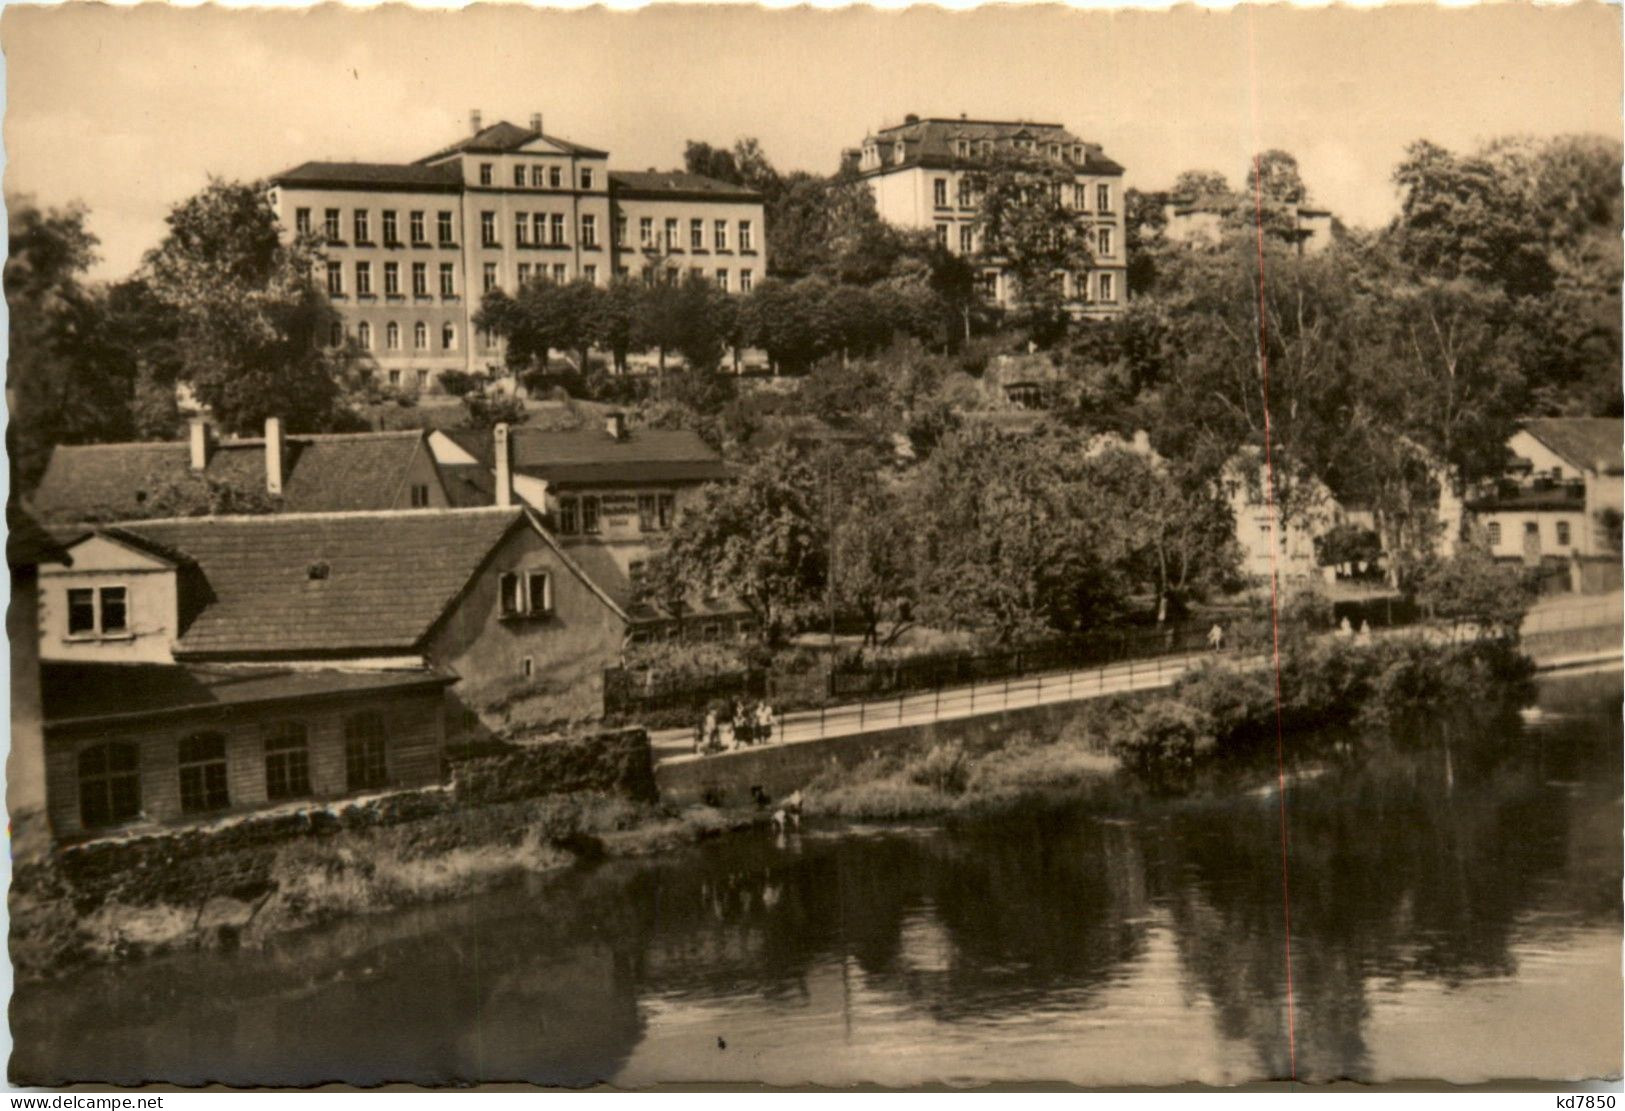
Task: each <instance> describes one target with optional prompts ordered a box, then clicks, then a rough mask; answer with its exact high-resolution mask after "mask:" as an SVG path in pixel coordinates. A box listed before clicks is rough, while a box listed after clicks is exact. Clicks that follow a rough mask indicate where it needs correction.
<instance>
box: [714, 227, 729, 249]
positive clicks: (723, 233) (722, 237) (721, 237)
mask: <svg viewBox="0 0 1625 1111" xmlns="http://www.w3.org/2000/svg"><path fill="white" fill-rule="evenodd" d="M711 245H712V246H714V247H715V248H716V249H717V250H719V251H726V250H727V249H728V221H726V220H718V221H716V222H715V223H714V224H712V226H711Z"/></svg>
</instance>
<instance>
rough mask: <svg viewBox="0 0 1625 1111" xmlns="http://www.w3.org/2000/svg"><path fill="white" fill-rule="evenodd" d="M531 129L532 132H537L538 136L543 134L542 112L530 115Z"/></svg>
mask: <svg viewBox="0 0 1625 1111" xmlns="http://www.w3.org/2000/svg"><path fill="white" fill-rule="evenodd" d="M530 129H531V130H532V131H534V132H536V133H537V134H540V133H541V130H542V114H541V113H540V112H532V113H531V114H530Z"/></svg>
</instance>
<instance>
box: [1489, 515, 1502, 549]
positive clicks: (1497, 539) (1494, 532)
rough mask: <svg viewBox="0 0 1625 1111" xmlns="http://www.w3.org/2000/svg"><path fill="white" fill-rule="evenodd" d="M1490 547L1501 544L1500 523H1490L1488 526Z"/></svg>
mask: <svg viewBox="0 0 1625 1111" xmlns="http://www.w3.org/2000/svg"><path fill="white" fill-rule="evenodd" d="M1489 534H1490V546H1491V547H1499V546H1500V543H1501V522H1500V521H1491V522H1490V524H1489Z"/></svg>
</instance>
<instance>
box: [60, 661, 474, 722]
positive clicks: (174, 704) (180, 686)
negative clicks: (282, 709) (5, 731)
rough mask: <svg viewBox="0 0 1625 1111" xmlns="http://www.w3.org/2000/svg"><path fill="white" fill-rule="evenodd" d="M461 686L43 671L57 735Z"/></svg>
mask: <svg viewBox="0 0 1625 1111" xmlns="http://www.w3.org/2000/svg"><path fill="white" fill-rule="evenodd" d="M455 681H456V676H453V675H447V674H444V673H442V672H438V671H434V670H431V669H428V668H421V669H415V670H403V671H338V670H329V669H314V668H300V669H290V668H286V667H276V668H273V667H225V666H221V665H213V666H210V665H197V664H190V665H188V664H108V663H57V662H54V661H47V662H46V663H44V664H42V665H41V666H40V687H41V695H42V696H43V700H44V711H45V713H44V717H45V725H46V727H47V728H58V729H60V728H64V727H67V726H72V725H75V724H80V725H89V724H92V723H95V724H101V723H108V722H113V721H118V722H128V721H133V720H138V719H145V718H152V717H164V716H168V715H171V714H179V713H187V712H191V711H196V710H218V709H225V708H228V707H240V706H255V705H265V704H268V703H280V702H303V701H308V700H310V699H317V698H333V697H340V696H346V695H355V694H362V693H372V692H379V691H409V690H415V689H422V688H434V687H442V686H446V685H447V684H449V683H452V682H455Z"/></svg>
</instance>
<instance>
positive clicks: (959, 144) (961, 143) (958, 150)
mask: <svg viewBox="0 0 1625 1111" xmlns="http://www.w3.org/2000/svg"><path fill="white" fill-rule="evenodd" d="M954 153H955V154H957V155H959V157H961V158H969V157H970V140H969V139H955V140H954Z"/></svg>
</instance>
